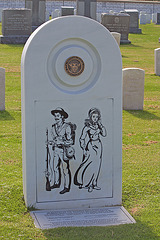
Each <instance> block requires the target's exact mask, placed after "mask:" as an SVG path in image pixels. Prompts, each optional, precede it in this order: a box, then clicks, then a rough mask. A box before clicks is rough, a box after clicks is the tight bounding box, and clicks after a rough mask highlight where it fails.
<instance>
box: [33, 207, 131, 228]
mask: <svg viewBox="0 0 160 240" xmlns="http://www.w3.org/2000/svg"><path fill="white" fill-rule="evenodd" d="M31 216H32V218H33V219H34V224H35V226H36V227H37V228H41V229H49V228H57V227H87V226H113V225H120V224H129V223H135V220H134V219H133V218H132V216H131V215H130V214H129V213H128V212H127V211H126V210H125V209H124V208H123V207H104V208H100V209H99V208H94V209H83V210H66V211H63V210H62V211H61V210H60V211H33V212H31Z"/></svg>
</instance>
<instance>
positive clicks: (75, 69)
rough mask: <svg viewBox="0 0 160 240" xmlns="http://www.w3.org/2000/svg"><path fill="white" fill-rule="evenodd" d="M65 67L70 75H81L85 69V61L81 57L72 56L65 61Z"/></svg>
mask: <svg viewBox="0 0 160 240" xmlns="http://www.w3.org/2000/svg"><path fill="white" fill-rule="evenodd" d="M64 67H65V71H66V73H67V74H69V75H70V76H79V75H80V74H81V73H82V72H83V71H84V62H83V60H82V59H81V58H80V57H77V56H72V57H69V58H68V59H67V60H66V61H65V65H64Z"/></svg>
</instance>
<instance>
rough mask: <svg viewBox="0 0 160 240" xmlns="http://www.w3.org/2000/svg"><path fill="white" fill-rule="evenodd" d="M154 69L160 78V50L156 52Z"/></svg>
mask: <svg viewBox="0 0 160 240" xmlns="http://www.w3.org/2000/svg"><path fill="white" fill-rule="evenodd" d="M154 69H155V74H156V75H157V76H160V48H157V49H155V50H154Z"/></svg>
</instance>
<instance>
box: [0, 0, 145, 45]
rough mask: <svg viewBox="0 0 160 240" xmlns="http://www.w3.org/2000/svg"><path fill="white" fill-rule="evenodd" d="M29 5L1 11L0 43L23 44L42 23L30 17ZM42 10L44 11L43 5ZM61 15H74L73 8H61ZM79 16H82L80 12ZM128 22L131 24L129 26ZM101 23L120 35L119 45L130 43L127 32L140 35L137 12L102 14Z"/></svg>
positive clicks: (94, 15)
mask: <svg viewBox="0 0 160 240" xmlns="http://www.w3.org/2000/svg"><path fill="white" fill-rule="evenodd" d="M29 3H30V2H29ZM29 3H28V5H27V7H28V8H29V9H5V10H3V21H2V36H1V37H0V43H6V44H9V43H12V44H16V43H17V44H18V43H24V42H26V40H27V38H28V37H29V36H30V34H31V33H32V31H33V30H35V29H36V28H37V27H38V26H37V25H41V24H42V23H43V22H44V16H43V18H39V17H38V16H36V17H35V18H33V17H32V14H33V13H32V12H31V10H30V8H31V6H30V4H29ZM42 9H44V5H43V7H42ZM95 9H96V6H95V7H94V10H95ZM40 10H41V9H40ZM40 12H41V11H40ZM91 12H92V15H93V16H92V18H93V19H94V18H96V11H91ZM128 13H129V14H128ZM57 14H58V12H57ZM37 15H38V14H37ZM61 15H62V16H66V15H74V8H73V7H62V12H61ZM80 15H84V14H83V12H82V11H80ZM130 18H131V21H130ZM38 19H42V20H41V22H38V21H39V20H38ZM129 22H130V23H131V25H130V26H129ZM101 23H102V25H104V26H105V27H106V28H107V29H108V30H109V31H110V32H118V33H120V34H121V43H130V41H129V40H128V33H129V32H132V33H141V30H140V29H139V28H138V27H139V24H138V11H129V10H128V11H127V10H126V11H125V12H123V13H112V12H111V13H109V14H107V13H103V14H102V15H101ZM18 36H20V37H18Z"/></svg>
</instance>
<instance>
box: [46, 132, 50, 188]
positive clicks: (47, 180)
mask: <svg viewBox="0 0 160 240" xmlns="http://www.w3.org/2000/svg"><path fill="white" fill-rule="evenodd" d="M46 137H47V142H46V152H47V156H46V171H45V176H46V191H51V186H50V181H49V175H50V173H49V171H48V166H49V158H48V156H49V147H48V128H47V130H46Z"/></svg>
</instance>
